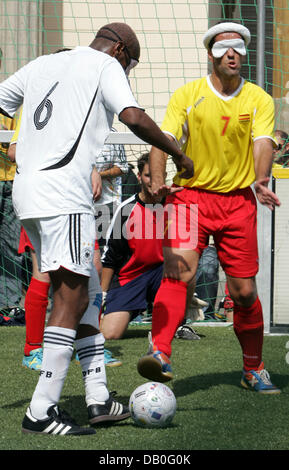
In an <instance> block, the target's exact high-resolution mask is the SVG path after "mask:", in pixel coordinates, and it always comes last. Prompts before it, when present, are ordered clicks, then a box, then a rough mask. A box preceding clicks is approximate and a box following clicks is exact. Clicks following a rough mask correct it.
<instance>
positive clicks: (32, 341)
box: [24, 277, 50, 356]
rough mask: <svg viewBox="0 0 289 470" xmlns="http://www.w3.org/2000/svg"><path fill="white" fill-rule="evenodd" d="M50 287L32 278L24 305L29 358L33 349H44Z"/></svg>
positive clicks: (25, 347)
mask: <svg viewBox="0 0 289 470" xmlns="http://www.w3.org/2000/svg"><path fill="white" fill-rule="evenodd" d="M49 287H50V283H48V282H42V281H38V280H37V279H35V278H34V277H32V278H31V282H30V284H29V287H28V290H27V293H26V297H25V303H24V308H25V322H26V341H25V346H24V354H25V356H29V353H30V352H31V351H32V350H33V349H37V348H41V347H42V341H43V332H44V326H45V317H46V309H47V305H48V291H49Z"/></svg>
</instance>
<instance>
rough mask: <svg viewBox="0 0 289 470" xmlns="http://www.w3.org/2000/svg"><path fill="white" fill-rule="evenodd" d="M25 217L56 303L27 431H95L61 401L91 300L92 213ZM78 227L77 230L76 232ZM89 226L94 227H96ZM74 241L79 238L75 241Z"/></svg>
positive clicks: (48, 325) (30, 236) (45, 337)
mask: <svg viewBox="0 0 289 470" xmlns="http://www.w3.org/2000/svg"><path fill="white" fill-rule="evenodd" d="M75 218H76V219H77V220H74V219H75ZM24 222H25V224H24V228H25V229H26V231H27V233H28V236H29V238H30V239H31V242H32V244H33V246H34V247H35V251H36V253H37V258H38V261H39V267H40V269H41V272H45V271H47V272H49V276H50V280H51V285H52V291H53V308H52V311H51V313H50V317H49V320H48V324H47V327H46V329H45V331H44V340H43V361H42V369H41V371H40V377H39V380H38V383H37V385H36V388H35V391H34V393H33V396H32V399H31V402H30V406H29V408H28V410H27V413H26V415H25V418H24V420H23V428H22V429H23V431H24V432H40V433H54V434H91V433H93V432H94V431H93V430H92V429H85V428H81V427H79V426H78V425H77V424H76V423H74V421H73V420H72V419H71V418H70V417H69V416H68V415H67V414H66V413H63V412H62V411H61V410H60V409H59V407H58V402H59V399H60V395H61V391H62V388H63V384H64V380H65V378H66V375H67V371H68V367H69V365H70V361H71V356H72V352H73V346H74V341H75V337H76V331H77V328H78V325H79V322H80V319H81V317H82V315H83V314H84V312H85V310H86V308H87V305H88V280H89V276H90V272H91V266H92V256H93V245H94V239H95V233H94V226H93V217H90V216H89V215H88V214H81V215H72V216H59V217H51V218H45V219H30V221H24ZM75 222H76V223H75ZM75 227H77V233H76V232H74V233H73V229H74V228H75ZM90 227H93V230H92V231H91V230H90ZM92 232H93V233H92ZM78 237H79V238H78ZM72 240H73V241H74V242H75V243H73V244H72V243H71V241H72ZM80 240H81V242H80ZM53 268H55V269H53Z"/></svg>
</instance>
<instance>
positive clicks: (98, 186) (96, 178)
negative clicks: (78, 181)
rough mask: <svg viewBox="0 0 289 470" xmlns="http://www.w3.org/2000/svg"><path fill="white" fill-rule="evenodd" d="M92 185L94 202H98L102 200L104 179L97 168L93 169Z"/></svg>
mask: <svg viewBox="0 0 289 470" xmlns="http://www.w3.org/2000/svg"><path fill="white" fill-rule="evenodd" d="M91 184H92V194H93V201H94V202H96V201H97V200H98V199H99V198H100V196H101V193H102V179H101V176H100V174H99V172H98V171H97V169H96V168H93V170H92V173H91Z"/></svg>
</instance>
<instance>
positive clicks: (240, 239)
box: [163, 187, 259, 278]
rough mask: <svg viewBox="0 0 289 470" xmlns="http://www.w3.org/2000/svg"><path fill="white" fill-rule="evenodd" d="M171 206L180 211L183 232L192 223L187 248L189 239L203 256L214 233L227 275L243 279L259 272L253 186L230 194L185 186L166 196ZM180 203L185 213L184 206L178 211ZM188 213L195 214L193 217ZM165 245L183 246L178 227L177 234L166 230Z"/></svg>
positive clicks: (176, 212)
mask: <svg viewBox="0 0 289 470" xmlns="http://www.w3.org/2000/svg"><path fill="white" fill-rule="evenodd" d="M168 205H171V207H174V206H175V208H176V209H175V211H173V213H174V214H177V217H178V221H177V225H178V226H179V227H180V226H181V227H182V223H183V227H182V232H183V233H186V232H188V227H189V224H191V227H192V231H193V232H194V233H195V236H191V237H190V239H187V240H186V243H187V248H188V241H189V242H190V243H191V246H190V249H192V250H195V251H197V252H198V253H199V254H200V255H201V254H202V252H203V250H204V248H205V247H206V246H207V245H208V241H209V236H210V235H212V236H213V238H214V241H215V246H216V249H217V253H218V257H219V261H220V263H221V266H222V268H223V269H224V271H225V273H226V274H228V275H229V276H233V277H242V278H244V277H253V276H255V275H256V274H257V272H258V268H259V263H258V244H257V203H256V198H255V195H254V193H253V191H252V189H251V188H250V187H249V188H245V189H238V190H236V191H232V192H229V193H215V192H210V191H205V190H202V189H197V188H184V189H183V190H182V191H180V192H177V193H174V194H171V195H169V196H167V199H166V207H167V206H168ZM178 205H181V206H182V207H185V212H184V210H183V209H182V210H181V211H179V210H177V208H178V207H180V206H178ZM170 212H172V211H169V214H170ZM189 214H195V215H194V217H192V215H189ZM168 217H169V219H170V216H168ZM175 218H176V216H174V219H175ZM180 219H181V220H180ZM192 221H193V224H192ZM169 222H172V221H171V220H169ZM173 222H175V220H173ZM171 225H174V223H172V224H171ZM163 246H166V247H174V248H183V247H184V239H181V240H180V239H179V237H178V230H177V235H176V236H175V237H172V236H169V230H167V231H166V230H165V234H164V241H163Z"/></svg>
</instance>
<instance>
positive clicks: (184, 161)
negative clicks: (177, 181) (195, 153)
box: [173, 153, 194, 179]
mask: <svg viewBox="0 0 289 470" xmlns="http://www.w3.org/2000/svg"><path fill="white" fill-rule="evenodd" d="M173 162H174V164H175V165H176V167H177V170H178V171H182V169H183V168H184V169H185V171H183V173H181V174H180V175H179V177H180V178H185V179H190V178H192V177H193V176H194V163H193V161H192V160H191V159H190V158H189V157H187V155H185V154H184V153H183V155H182V157H181V158H175V157H173Z"/></svg>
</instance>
